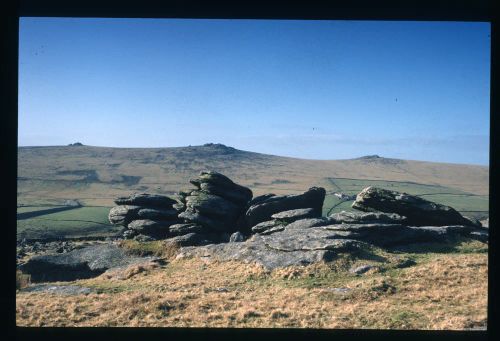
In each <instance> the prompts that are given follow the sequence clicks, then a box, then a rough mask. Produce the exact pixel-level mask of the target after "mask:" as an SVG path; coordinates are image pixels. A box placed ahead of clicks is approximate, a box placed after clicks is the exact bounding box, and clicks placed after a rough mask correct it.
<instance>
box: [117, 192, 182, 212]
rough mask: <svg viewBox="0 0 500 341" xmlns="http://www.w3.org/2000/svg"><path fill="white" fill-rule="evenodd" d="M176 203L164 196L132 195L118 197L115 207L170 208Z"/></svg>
mask: <svg viewBox="0 0 500 341" xmlns="http://www.w3.org/2000/svg"><path fill="white" fill-rule="evenodd" d="M176 202H177V201H176V200H174V199H172V198H169V197H167V196H165V195H158V194H148V193H134V194H132V195H131V196H128V197H120V198H117V199H116V200H115V203H116V204H117V205H134V206H143V207H149V208H167V209H169V208H172V205H174V204H175V203H176Z"/></svg>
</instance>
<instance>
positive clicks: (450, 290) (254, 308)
mask: <svg viewBox="0 0 500 341" xmlns="http://www.w3.org/2000/svg"><path fill="white" fill-rule="evenodd" d="M146 249H148V250H155V249H156V248H155V247H152V246H151V245H149V246H147V247H146ZM408 258H410V259H413V260H414V261H416V263H417V264H416V265H415V266H412V267H409V268H404V269H398V268H397V266H396V265H397V264H398V262H400V261H402V260H404V259H408ZM360 264H373V265H377V266H379V268H378V270H374V271H373V270H372V271H371V272H368V273H366V274H363V275H361V276H356V275H353V274H351V273H349V271H348V269H349V268H350V267H352V266H356V265H360ZM487 272H488V265H487V246H486V245H484V244H481V243H479V242H471V241H466V240H461V239H457V240H452V241H450V243H449V244H446V245H442V244H425V245H422V244H420V245H418V246H416V247H412V246H410V247H408V248H406V249H405V250H393V251H384V250H381V249H378V248H370V249H366V250H364V251H362V252H360V253H357V254H353V255H347V254H346V255H339V257H338V259H337V260H336V261H334V262H332V263H330V264H328V265H327V264H315V265H311V266H307V267H290V268H285V269H279V270H275V271H273V272H267V271H264V270H263V269H262V268H260V267H257V266H254V265H251V264H241V263H237V262H223V263H217V262H215V263H210V264H205V263H204V262H203V261H202V260H199V259H191V260H176V261H172V262H170V263H169V264H167V265H166V266H158V265H149V266H142V267H137V266H135V267H131V268H128V269H124V270H122V271H119V272H114V273H105V274H103V275H101V276H99V277H97V278H94V279H88V280H79V281H75V282H72V283H69V284H75V285H82V286H88V287H92V288H94V289H95V290H97V293H94V294H89V295H87V296H85V295H76V296H64V295H51V294H43V293H18V294H17V299H16V301H17V308H16V320H17V325H19V326H169V327H171V326H175V327H205V326H207V327H307V328H310V327H312V328H391V329H469V328H485V327H486V312H487V309H486V308H487V281H486V278H487ZM65 284H68V283H65ZM333 288H348V289H349V291H348V292H347V293H336V292H334V291H333V290H332V289H333Z"/></svg>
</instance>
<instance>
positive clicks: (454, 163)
mask: <svg viewBox="0 0 500 341" xmlns="http://www.w3.org/2000/svg"><path fill="white" fill-rule="evenodd" d="M75 143H78V142H75ZM211 145H216V146H217V145H218V146H223V147H226V148H232V149H235V150H239V151H242V152H247V153H255V154H262V155H269V156H276V157H283V158H289V159H299V160H307V161H348V160H356V159H362V158H367V157H376V158H381V159H393V160H403V161H415V162H429V163H444V164H451V165H466V166H480V167H488V168H489V166H490V164H489V162H488V163H487V164H481V163H459V162H444V161H429V160H415V159H401V158H395V157H385V156H380V155H378V154H366V155H361V156H357V157H352V158H348V159H309V158H301V157H294V156H284V155H276V154H266V153H260V152H254V151H250V150H244V149H238V148H235V147H231V146H227V145H225V144H223V143H211V142H208V143H205V144H200V145H187V146H170V147H110V146H94V145H86V144H83V143H82V145H81V146H79V145H76V146H74V145H71V144H67V145H38V146H33V145H31V146H25V145H17V147H18V148H43V147H73V148H74V147H92V148H114V149H169V148H189V147H207V146H211Z"/></svg>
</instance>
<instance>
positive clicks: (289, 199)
mask: <svg viewBox="0 0 500 341" xmlns="http://www.w3.org/2000/svg"><path fill="white" fill-rule="evenodd" d="M325 193H326V192H325V189H324V188H321V187H312V188H310V189H309V190H308V191H306V192H304V193H303V194H298V195H281V196H272V197H267V198H263V199H262V200H261V201H258V203H256V204H253V205H251V206H250V207H249V208H248V210H247V211H246V213H245V216H244V224H245V226H246V228H248V229H250V228H251V227H253V226H255V225H257V224H258V223H261V222H263V221H267V220H271V216H272V215H273V214H275V213H279V212H283V211H288V210H295V209H300V208H313V210H314V215H315V216H318V217H319V216H321V212H322V208H323V201H324V199H325Z"/></svg>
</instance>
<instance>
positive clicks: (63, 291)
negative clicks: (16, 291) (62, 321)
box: [20, 284, 95, 295]
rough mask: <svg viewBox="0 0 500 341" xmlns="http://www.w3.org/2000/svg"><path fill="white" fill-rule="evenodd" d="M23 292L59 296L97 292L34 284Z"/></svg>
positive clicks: (81, 288)
mask: <svg viewBox="0 0 500 341" xmlns="http://www.w3.org/2000/svg"><path fill="white" fill-rule="evenodd" d="M20 291H21V292H46V293H49V294H59V295H87V294H90V293H92V292H94V291H95V290H93V289H92V288H86V287H81V286H78V285H50V284H34V285H30V286H28V287H26V288H23V289H21V290H20Z"/></svg>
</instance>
